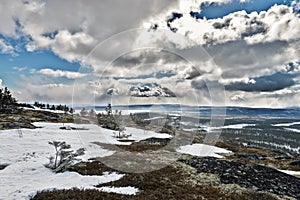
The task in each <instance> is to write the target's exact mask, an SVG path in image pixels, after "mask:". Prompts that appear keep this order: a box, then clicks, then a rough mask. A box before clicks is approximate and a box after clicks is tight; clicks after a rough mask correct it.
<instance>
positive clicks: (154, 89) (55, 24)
mask: <svg viewBox="0 0 300 200" xmlns="http://www.w3.org/2000/svg"><path fill="white" fill-rule="evenodd" d="M276 3H277V4H276ZM254 4H259V5H260V6H258V5H256V6H253V5H254ZM251 5H252V7H251ZM299 5H300V4H299V3H298V2H297V1H275V0H274V3H273V4H270V3H269V4H268V5H267V3H262V2H260V3H259V2H258V1H256V0H255V1H253V2H250V1H243V0H240V1H238V0H176V1H172V2H171V3H170V2H169V1H166V0H163V1H162V0H145V1H143V2H141V1H139V0H125V1H121V2H120V1H115V0H104V1H101V3H100V2H99V1H96V0H93V1H90V2H89V3H85V2H84V1H82V0H74V1H69V0H67V1H63V2H61V1H56V0H53V1H45V0H34V1H25V0H23V1H8V0H4V1H3V3H2V5H1V6H0V24H1V26H0V59H1V60H2V61H0V67H1V70H2V69H3V74H2V75H1V76H0V79H2V80H3V85H7V86H9V87H11V88H12V89H13V90H14V91H15V95H16V96H17V98H18V99H19V100H20V101H31V102H32V101H34V100H39V101H47V102H54V103H71V101H72V96H73V95H74V96H73V99H74V100H75V101H76V102H75V103H78V104H85V103H92V102H94V103H97V104H105V103H106V102H107V101H109V100H111V99H112V98H114V100H115V101H116V103H118V104H126V103H128V102H131V103H135V102H136V103H142V102H152V103H155V102H157V101H159V102H165V103H178V102H180V103H184V104H195V103H197V104H199V105H215V104H216V105H218V104H223V103H224V104H226V105H235V106H252V107H289V106H300V103H299V102H300V93H299V80H300V76H299V75H300V74H299V72H300V65H299V62H300V14H299V10H300V9H299V8H300V6H299ZM258 7H259V8H260V10H257V8H258ZM217 8H218V9H220V10H222V8H223V10H224V13H219V14H220V16H219V17H217V18H216V17H214V15H212V14H211V15H209V14H207V15H206V16H205V15H204V13H209V12H208V11H207V9H217ZM228 8H230V10H231V12H230V13H226V12H225V10H226V9H228ZM70 9H71V10H72V12H71V11H70ZM255 9H256V10H255ZM73 13H75V14H73ZM135 28H143V29H141V30H135ZM206 52H207V53H206ZM20 69H21V70H20ZM73 88H74V89H75V93H73ZM222 89H225V95H223V96H221V94H222V93H220V92H218V91H220V90H222ZM133 91H134V92H133ZM219 95H220V96H219ZM91 98H92V100H91ZM172 98H173V99H172ZM212 98H213V100H212ZM218 99H219V101H218Z"/></svg>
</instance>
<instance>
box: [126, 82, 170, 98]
mask: <svg viewBox="0 0 300 200" xmlns="http://www.w3.org/2000/svg"><path fill="white" fill-rule="evenodd" d="M129 95H131V96H133V97H176V95H175V94H174V93H173V92H172V91H171V90H169V89H168V88H165V87H161V86H160V85H157V84H143V85H139V86H133V87H131V88H130V91H129Z"/></svg>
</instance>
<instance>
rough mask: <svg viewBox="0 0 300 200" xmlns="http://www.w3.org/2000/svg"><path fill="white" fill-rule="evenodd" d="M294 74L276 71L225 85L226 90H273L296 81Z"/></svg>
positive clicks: (289, 85)
mask: <svg viewBox="0 0 300 200" xmlns="http://www.w3.org/2000/svg"><path fill="white" fill-rule="evenodd" d="M293 78H294V76H292V75H290V74H283V73H281V72H278V73H276V74H272V75H268V76H262V77H257V78H253V79H251V80H252V81H249V82H234V83H231V84H229V85H226V86H225V88H226V89H227V90H240V91H245V92H254V91H256V92H273V91H277V90H282V89H285V88H288V87H291V86H293V85H294V84H295V83H296V82H295V80H294V79H293Z"/></svg>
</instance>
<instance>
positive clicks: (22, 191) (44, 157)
mask: <svg viewBox="0 0 300 200" xmlns="http://www.w3.org/2000/svg"><path fill="white" fill-rule="evenodd" d="M34 125H35V126H38V127H42V128H38V129H21V131H22V137H20V134H19V133H18V131H17V130H4V131H0V138H1V143H0V164H8V166H7V167H6V168H5V169H3V170H0V180H1V181H0V188H1V189H0V190H1V191H0V199H16V200H18V199H29V198H30V196H33V195H34V194H35V193H36V192H37V191H41V190H48V189H70V188H73V187H77V188H87V189H96V188H95V187H94V186H95V185H98V184H99V183H105V182H110V181H115V180H118V179H120V178H122V177H123V176H124V175H123V174H117V173H111V174H104V175H102V176H82V175H80V174H78V173H75V172H65V173H58V174H56V173H53V172H52V171H51V170H49V169H47V168H46V167H44V164H46V163H48V162H49V157H50V156H52V155H54V153H55V151H54V148H53V146H51V145H49V144H48V142H49V141H53V140H56V141H65V142H66V143H67V144H69V145H71V147H72V149H74V150H75V149H79V148H82V147H84V148H87V150H88V151H87V152H86V153H85V155H84V156H82V157H81V159H82V160H88V159H89V158H91V157H96V156H97V157H103V156H108V155H112V154H113V153H114V151H109V150H106V149H103V148H102V147H101V146H99V145H95V144H92V142H94V141H100V142H102V143H107V144H120V142H118V140H117V138H114V137H113V135H114V131H111V130H107V129H103V128H101V127H99V126H96V125H92V124H86V125H75V124H64V125H65V126H70V127H76V126H80V127H77V128H84V130H61V129H59V127H61V126H62V124H57V123H34ZM126 134H131V135H132V136H130V137H129V138H128V139H133V140H136V141H139V140H143V139H146V138H149V137H159V138H169V137H171V136H170V135H168V134H159V133H155V132H153V131H144V130H140V129H135V128H126ZM122 144H123V143H122ZM129 144H130V143H129ZM98 189H99V188H98ZM101 190H103V191H110V192H117V193H124V194H125V193H126V194H135V193H136V192H137V191H138V189H135V188H132V187H125V188H107V187H104V188H102V189H101Z"/></svg>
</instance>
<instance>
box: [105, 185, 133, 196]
mask: <svg viewBox="0 0 300 200" xmlns="http://www.w3.org/2000/svg"><path fill="white" fill-rule="evenodd" d="M99 190H100V191H103V192H109V193H117V194H125V195H136V193H138V192H139V189H137V188H135V187H131V186H127V187H108V186H106V187H101V188H100V189H99Z"/></svg>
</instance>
